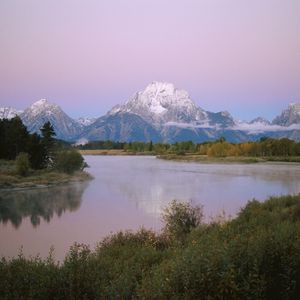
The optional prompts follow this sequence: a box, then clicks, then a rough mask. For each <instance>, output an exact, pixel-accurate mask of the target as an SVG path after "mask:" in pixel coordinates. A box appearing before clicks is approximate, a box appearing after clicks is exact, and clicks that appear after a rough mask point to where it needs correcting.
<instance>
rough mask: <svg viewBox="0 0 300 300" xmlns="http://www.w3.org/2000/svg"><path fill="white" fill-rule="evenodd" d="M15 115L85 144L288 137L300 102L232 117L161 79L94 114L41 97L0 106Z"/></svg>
mask: <svg viewBox="0 0 300 300" xmlns="http://www.w3.org/2000/svg"><path fill="white" fill-rule="evenodd" d="M15 115H19V116H20V117H21V119H22V120H23V122H24V124H25V125H26V126H27V128H28V130H29V131H31V132H39V130H40V128H41V126H43V124H44V123H45V122H47V121H50V122H51V124H52V125H53V127H54V130H55V132H56V134H57V138H60V139H63V140H67V141H78V142H80V143H86V142H87V141H88V140H113V141H123V142H132V141H144V142H145V141H150V140H152V141H153V142H168V143H175V142H177V141H187V140H191V141H193V142H196V143H200V142H204V141H213V140H216V139H219V138H221V137H225V138H226V140H228V141H230V142H235V143H238V142H243V141H249V140H258V139H260V138H261V137H265V136H268V137H273V138H282V137H287V138H290V139H293V140H299V141H300V103H293V104H290V105H289V106H288V108H287V109H286V110H284V111H283V112H282V113H281V114H280V115H278V116H277V117H276V118H274V120H273V121H272V122H269V121H268V120H266V119H264V118H262V117H258V118H255V119H254V120H252V121H250V122H245V121H237V120H234V118H233V117H232V116H231V115H230V113H229V112H227V111H221V112H216V113H215V112H210V111H206V110H204V109H203V108H201V107H199V106H197V105H196V104H195V103H194V102H193V100H192V99H191V98H190V96H189V94H188V92H186V91H185V90H181V89H177V88H176V87H175V86H174V85H173V84H171V83H166V82H152V83H151V84H149V85H148V86H147V87H146V88H145V89H144V90H143V91H140V92H137V93H135V94H134V95H133V97H131V98H130V99H129V100H128V101H126V102H125V103H124V104H123V105H117V106H115V107H113V108H112V109H111V110H110V111H108V112H107V114H106V115H104V116H101V117H99V118H97V119H96V118H79V119H78V120H74V119H72V118H71V117H69V116H68V115H67V114H66V113H65V112H64V111H63V110H62V109H61V108H60V107H59V106H58V105H55V104H51V103H49V102H48V101H47V100H45V99H42V100H39V101H37V102H35V103H33V104H32V105H31V106H30V107H28V108H27V109H25V111H24V112H22V113H21V112H19V111H17V110H15V109H13V108H0V118H11V117H13V116H15Z"/></svg>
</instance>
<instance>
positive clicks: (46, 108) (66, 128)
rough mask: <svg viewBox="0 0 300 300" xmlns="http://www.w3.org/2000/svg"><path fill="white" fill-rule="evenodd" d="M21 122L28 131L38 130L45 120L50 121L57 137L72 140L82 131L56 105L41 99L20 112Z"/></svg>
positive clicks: (79, 126)
mask: <svg viewBox="0 0 300 300" xmlns="http://www.w3.org/2000/svg"><path fill="white" fill-rule="evenodd" d="M20 117H21V119H22V121H23V123H24V124H25V125H26V126H27V129H28V130H29V131H30V132H38V133H39V132H40V128H41V127H42V126H43V125H44V123H46V122H48V121H49V122H50V123H51V124H52V125H53V127H54V130H55V133H56V137H57V138H59V139H63V140H67V141H73V140H74V139H77V137H78V135H79V134H80V133H81V131H82V126H81V125H80V124H79V123H77V122H76V121H75V120H73V119H72V118H70V117H69V116H68V115H67V114H66V113H65V112H64V111H63V110H62V109H61V108H60V107H59V106H58V105H55V104H51V103H49V102H48V101H47V100H46V99H41V100H39V101H37V102H35V103H33V104H32V105H31V106H30V107H28V108H27V109H25V111H24V112H23V113H22V114H20Z"/></svg>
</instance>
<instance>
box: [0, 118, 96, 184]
mask: <svg viewBox="0 0 300 300" xmlns="http://www.w3.org/2000/svg"><path fill="white" fill-rule="evenodd" d="M54 136H55V132H54V129H53V126H52V125H51V124H50V122H46V123H45V124H44V125H43V126H42V128H41V136H40V135H38V134H36V133H34V134H30V133H29V132H28V131H27V129H26V127H25V126H24V124H23V123H22V121H21V119H20V118H19V117H15V118H13V119H11V120H7V119H3V120H0V140H1V148H0V188H12V187H18V188H20V187H32V186H35V185H52V184H58V183H65V182H69V181H73V180H84V179H87V178H91V177H90V176H88V175H87V174H86V173H80V172H78V171H82V170H83V169H84V167H86V164H85V163H84V159H83V157H82V156H81V155H80V153H78V152H77V151H76V150H74V149H72V148H71V146H70V145H68V144H66V143H65V142H62V141H58V140H55V139H54ZM8 161H10V162H8ZM75 172H77V173H76V174H75V175H74V176H70V175H69V174H73V173H75ZM62 173H67V174H62Z"/></svg>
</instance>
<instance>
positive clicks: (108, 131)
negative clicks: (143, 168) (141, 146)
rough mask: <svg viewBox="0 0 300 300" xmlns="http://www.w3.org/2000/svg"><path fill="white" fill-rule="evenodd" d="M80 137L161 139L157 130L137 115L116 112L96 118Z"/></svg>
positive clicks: (96, 138)
mask: <svg viewBox="0 0 300 300" xmlns="http://www.w3.org/2000/svg"><path fill="white" fill-rule="evenodd" d="M81 137H84V138H86V139H88V140H111V141H121V142H133V141H153V142H159V141H161V140H162V138H161V135H160V133H159V131H158V130H156V129H155V128H154V127H153V126H151V124H149V123H148V122H146V121H145V120H144V119H143V118H141V117H140V116H138V115H135V114H132V113H127V112H118V113H115V114H112V115H109V114H108V115H106V116H104V117H101V118H99V119H97V120H96V121H95V122H94V123H93V124H92V125H91V126H88V127H86V128H85V130H84V131H83V132H82V134H81Z"/></svg>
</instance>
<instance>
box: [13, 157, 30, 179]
mask: <svg viewBox="0 0 300 300" xmlns="http://www.w3.org/2000/svg"><path fill="white" fill-rule="evenodd" d="M29 169H30V163H29V155H28V153H24V152H21V153H20V154H19V155H18V156H17V157H16V171H17V174H18V175H21V176H26V175H28V172H29Z"/></svg>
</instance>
